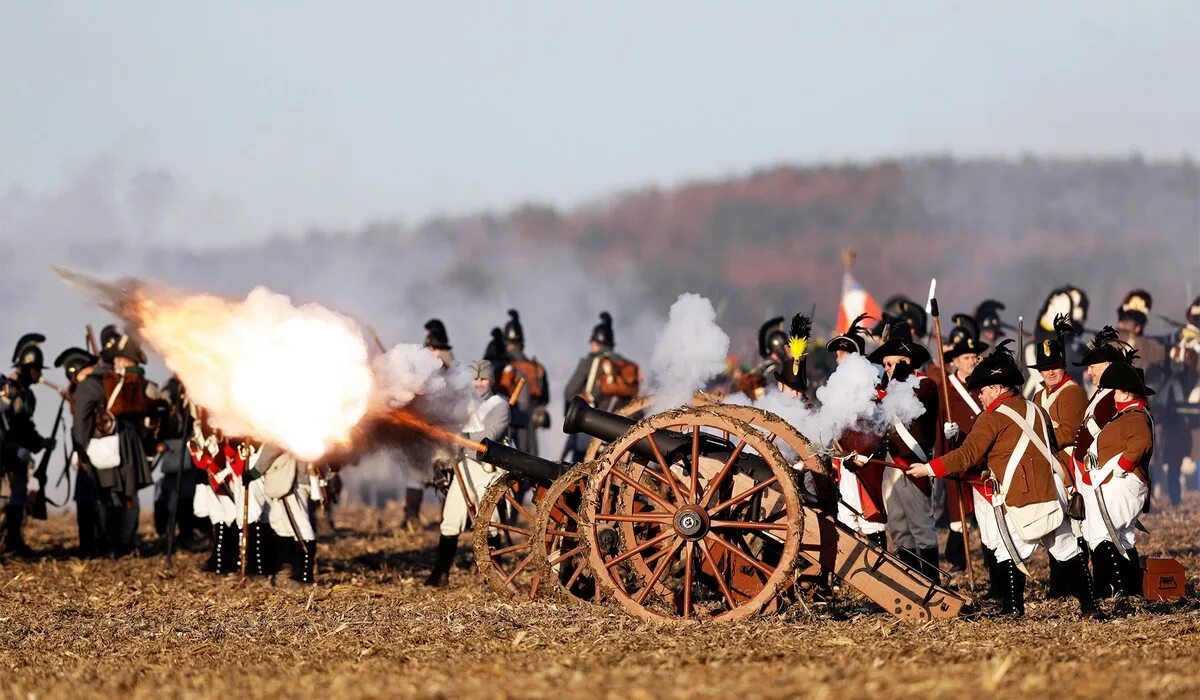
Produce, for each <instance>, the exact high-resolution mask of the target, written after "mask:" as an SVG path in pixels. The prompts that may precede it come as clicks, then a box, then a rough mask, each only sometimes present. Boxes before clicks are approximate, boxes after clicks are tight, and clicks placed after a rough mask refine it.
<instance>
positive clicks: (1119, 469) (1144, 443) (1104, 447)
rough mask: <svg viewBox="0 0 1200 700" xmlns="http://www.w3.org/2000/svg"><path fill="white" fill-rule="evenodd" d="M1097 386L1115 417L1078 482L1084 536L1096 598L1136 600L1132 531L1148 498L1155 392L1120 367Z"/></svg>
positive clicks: (1111, 368)
mask: <svg viewBox="0 0 1200 700" xmlns="http://www.w3.org/2000/svg"><path fill="white" fill-rule="evenodd" d="M1099 386H1100V388H1101V389H1107V390H1109V391H1111V392H1113V399H1114V402H1115V405H1116V413H1115V414H1114V415H1113V416H1112V418H1111V419H1109V420H1108V422H1106V423H1105V425H1104V427H1103V428H1101V430H1100V434H1099V435H1098V436H1096V440H1095V442H1094V443H1092V446H1091V448H1090V449H1089V451H1088V454H1089V456H1090V457H1091V459H1090V460H1089V464H1088V466H1089V468H1088V469H1087V470H1085V471H1084V472H1083V474H1082V476H1081V485H1080V492H1081V493H1082V494H1083V500H1084V513H1085V514H1086V515H1085V517H1084V520H1083V533H1084V537H1086V538H1087V543H1088V546H1089V547H1091V550H1092V568H1093V570H1094V571H1095V572H1096V588H1097V590H1098V592H1099V593H1100V595H1102V596H1105V597H1109V596H1113V595H1118V596H1124V595H1130V596H1136V595H1141V587H1142V580H1141V560H1140V557H1139V556H1138V551H1137V546H1136V544H1137V543H1136V534H1137V529H1136V525H1137V519H1138V516H1139V515H1140V514H1141V513H1142V512H1144V510H1145V507H1146V505H1147V504H1148V499H1149V495H1150V488H1149V487H1150V464H1151V461H1150V460H1151V457H1152V455H1153V453H1154V419H1153V417H1152V416H1151V413H1150V406H1149V401H1148V399H1149V397H1151V396H1153V395H1154V390H1153V389H1148V388H1147V387H1146V384H1145V381H1144V380H1143V378H1142V374H1141V372H1140V371H1139V370H1138V369H1136V368H1135V367H1133V366H1131V365H1129V364H1127V363H1123V362H1117V363H1113V364H1112V365H1110V366H1109V367H1108V369H1106V370H1104V374H1102V375H1101V376H1100V381H1099ZM1118 548H1119V549H1118Z"/></svg>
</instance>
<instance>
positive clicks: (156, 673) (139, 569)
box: [0, 494, 1200, 700]
mask: <svg viewBox="0 0 1200 700" xmlns="http://www.w3.org/2000/svg"><path fill="white" fill-rule="evenodd" d="M339 518H340V520H341V523H342V525H343V526H345V531H344V532H343V534H342V535H341V536H340V537H339V538H337V539H335V540H329V541H325V542H323V543H322V545H321V550H320V563H319V580H320V584H319V585H318V586H316V587H315V588H310V589H287V588H273V587H271V586H270V585H268V584H266V583H264V582H251V583H249V584H248V585H247V586H246V588H245V589H239V588H238V587H237V582H236V579H235V578H232V577H228V578H220V579H218V578H215V577H213V576H211V575H208V574H203V573H200V572H199V571H198V570H197V567H198V565H199V563H200V561H201V560H202V559H203V554H201V553H184V554H181V555H180V556H178V557H177V558H176V561H175V564H174V567H173V568H172V569H170V570H166V569H164V567H163V562H162V559H161V557H158V556H154V555H151V554H144V555H143V556H142V557H141V558H133V559H125V560H121V561H109V560H92V561H81V560H78V559H73V558H71V557H70V550H69V548H70V547H71V546H72V545H73V544H74V522H73V518H70V517H65V516H64V517H56V518H52V519H51V520H50V521H49V522H47V523H34V524H33V525H31V527H29V528H28V530H29V536H30V539H31V543H32V545H33V546H34V547H35V548H37V549H39V550H43V551H47V550H48V552H49V554H50V556H49V557H47V558H45V559H43V560H41V561H35V562H24V561H16V560H11V559H10V560H6V561H4V563H3V564H0V691H2V692H4V693H6V694H9V695H12V696H20V697H27V696H30V695H34V696H37V697H68V696H69V697H71V698H85V697H106V698H112V697H122V698H124V699H130V700H132V699H136V698H150V697H153V698H162V697H224V698H230V697H235V696H238V697H280V696H282V697H339V698H341V697H454V698H458V697H513V698H525V697H556V698H561V697H588V698H598V697H614V698H618V697H619V698H629V697H633V698H639V697H647V698H649V697H679V698H704V697H734V696H737V697H739V698H756V697H763V698H774V697H778V698H785V697H786V698H793V697H801V696H805V697H807V696H827V697H843V696H844V697H853V696H861V695H862V694H863V693H873V692H878V693H880V694H881V695H885V694H886V695H887V696H890V697H923V698H940V697H947V698H949V697H954V698H962V697H976V696H979V695H981V694H987V693H989V692H991V693H996V694H997V695H1000V696H1008V697H1012V696H1016V695H1026V696H1028V697H1039V696H1044V695H1049V694H1053V695H1055V696H1059V697H1061V696H1068V697H1087V696H1107V697H1121V696H1125V697H1135V696H1136V697H1200V670H1198V669H1200V605H1198V604H1197V602H1196V601H1195V599H1194V598H1189V599H1188V600H1185V601H1184V602H1183V603H1180V604H1175V605H1166V604H1143V605H1140V606H1139V607H1138V610H1137V611H1136V612H1135V614H1133V615H1131V616H1128V617H1122V618H1119V619H1116V620H1113V621H1110V622H1106V623H1095V622H1086V623H1085V622H1080V621H1077V620H1076V615H1075V603H1074V601H1064V602H1059V601H1046V600H1043V598H1042V590H1043V589H1042V586H1041V585H1040V584H1031V586H1030V595H1029V598H1030V603H1029V606H1028V608H1029V619H1027V620H1025V621H1023V622H1012V621H999V620H976V621H968V620H954V621H947V622H937V623H929V624H925V625H910V624H903V623H898V622H896V621H894V620H893V619H891V618H889V617H886V616H884V615H883V614H882V613H876V612H872V611H871V610H870V609H869V608H868V607H866V606H864V605H863V604H862V603H861V601H858V600H855V599H853V598H851V597H849V596H848V594H847V597H846V598H844V599H842V600H840V601H839V602H838V603H836V604H835V605H833V606H819V605H810V606H809V608H808V609H807V610H806V609H804V608H803V607H799V606H797V607H793V608H792V609H790V610H789V611H787V612H786V613H784V614H783V615H774V616H764V617H760V618H757V619H754V620H750V621H747V622H742V623H737V624H730V625H720V626H704V627H688V628H680V627H671V626H665V625H657V624H652V623H646V622H641V621H638V620H635V619H632V618H630V617H629V616H627V615H626V614H624V613H623V612H621V611H619V610H617V609H615V608H603V607H590V606H577V605H569V604H563V603H550V602H524V601H509V600H502V599H500V598H498V597H497V596H496V595H494V594H493V593H492V592H491V591H490V590H489V589H488V588H487V587H486V585H485V584H484V581H483V579H482V578H481V577H480V576H479V575H478V574H476V573H474V572H473V571H468V570H466V569H463V568H456V569H455V570H454V571H453V572H452V575H451V582H452V585H451V587H450V588H449V589H448V590H441V591H436V590H428V589H425V588H423V587H421V586H420V585H419V583H418V582H419V580H420V578H421V577H423V574H424V573H426V572H427V570H428V567H429V565H430V564H431V563H432V553H431V551H432V547H433V545H434V542H435V541H436V537H437V534H436V532H432V531H428V532H421V533H416V534H406V533H402V532H400V529H399V528H398V527H393V526H392V524H394V523H397V522H399V520H400V517H399V513H398V512H397V511H394V510H387V511H373V510H365V509H344V510H342V511H341V512H340V513H339ZM1146 524H1147V525H1148V526H1149V528H1150V529H1151V530H1152V531H1153V534H1152V535H1150V536H1149V537H1147V538H1146V542H1145V544H1143V545H1142V546H1141V547H1140V549H1142V551H1143V553H1147V554H1162V553H1170V554H1171V555H1173V556H1177V557H1179V558H1180V559H1181V560H1182V561H1183V562H1184V563H1185V565H1187V566H1188V567H1189V571H1190V572H1191V573H1192V576H1191V582H1190V583H1191V584H1192V586H1191V587H1192V588H1193V589H1194V584H1195V572H1200V553H1198V550H1197V549H1196V548H1195V545H1194V543H1195V542H1197V541H1200V497H1198V496H1196V495H1195V494H1192V495H1190V496H1189V499H1188V500H1187V502H1186V504H1185V506H1184V507H1182V508H1177V509H1174V510H1171V511H1164V512H1161V513H1156V514H1153V515H1151V516H1149V517H1147V518H1146ZM147 530H149V528H148V527H144V528H143V531H147ZM467 549H468V547H467V544H466V542H465V540H464V543H463V547H462V550H461V553H462V556H463V557H464V561H465V557H466V553H467ZM147 551H149V550H148V549H147ZM1036 561H1037V564H1038V565H1037V566H1035V567H1034V572H1035V574H1039V575H1044V572H1045V567H1044V558H1041V555H1039V558H1038V559H1037V560H1036Z"/></svg>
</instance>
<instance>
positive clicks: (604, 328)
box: [590, 311, 617, 348]
mask: <svg viewBox="0 0 1200 700" xmlns="http://www.w3.org/2000/svg"><path fill="white" fill-rule="evenodd" d="M590 341H591V342H593V343H599V344H600V345H603V346H604V347H606V348H612V347H615V346H616V344H617V340H616V338H615V337H614V336H613V318H612V314H610V313H608V312H607V311H601V312H600V323H597V324H596V325H595V326H593V327H592V337H591V338H590Z"/></svg>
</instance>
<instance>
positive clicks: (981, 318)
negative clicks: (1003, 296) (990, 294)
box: [975, 299, 1006, 336]
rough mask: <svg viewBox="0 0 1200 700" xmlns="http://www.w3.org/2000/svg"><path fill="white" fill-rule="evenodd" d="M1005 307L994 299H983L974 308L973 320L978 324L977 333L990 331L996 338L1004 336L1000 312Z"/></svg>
mask: <svg viewBox="0 0 1200 700" xmlns="http://www.w3.org/2000/svg"><path fill="white" fill-rule="evenodd" d="M1005 308H1006V307H1005V306H1004V304H1003V303H1001V302H999V301H996V300H995V299H985V300H983V301H982V302H980V303H979V306H976V307H975V320H976V321H977V322H978V323H979V331H980V333H982V332H983V331H991V332H993V333H995V334H996V335H997V336H1002V335H1004V325H1003V323H1004V322H1003V321H1001V320H1000V312H1001V311H1003V310H1004V309H1005Z"/></svg>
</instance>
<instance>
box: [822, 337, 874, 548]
mask: <svg viewBox="0 0 1200 700" xmlns="http://www.w3.org/2000/svg"><path fill="white" fill-rule="evenodd" d="M867 318H869V317H868V316H867V315H866V314H863V315H861V316H859V317H858V318H856V319H854V322H853V323H851V324H850V328H848V329H847V330H846V332H845V333H843V334H842V335H839V336H836V337H834V338H832V339H831V340H830V341H829V342H828V343H826V344H825V348H826V350H828V351H829V352H831V353H833V357H834V361H835V362H836V363H837V364H839V365H840V364H842V363H843V362H845V360H846V358H847V357H849V356H851V355H863V354H865V353H866V347H867V343H866V339H865V338H864V337H863V336H864V335H865V334H866V331H865V330H864V329H863V328H862V327H861V326H860V325H859V324H860V323H861V322H862V321H864V320H866V319H867ZM873 437H874V436H872V435H871V434H870V432H869V431H867V430H866V429H862V430H853V429H847V430H845V431H843V433H842V435H841V437H840V438H838V441H837V444H838V447H839V449H841V450H847V451H849V453H848V454H847V455H846V456H845V457H840V458H835V459H834V460H833V466H834V469H835V470H836V471H837V475H838V494H839V496H840V498H839V503H838V515H837V517H838V521H839V522H841V523H842V524H843V525H845V526H846V527H848V528H850V529H851V530H853V531H855V532H857V533H859V534H861V535H862V536H863V537H866V538H867V539H868V540H870V541H871V542H873V543H874V544H875V546H877V547H879V548H880V549H887V525H886V522H887V518H886V517H885V516H884V510H883V469H884V467H883V466H882V465H879V464H865V465H861V466H856V463H855V461H854V459H853V456H856V455H869V454H871V453H873V452H875V450H876V449H877V447H878V444H877V442H878V441H877V440H875V439H873Z"/></svg>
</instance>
